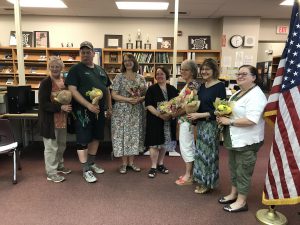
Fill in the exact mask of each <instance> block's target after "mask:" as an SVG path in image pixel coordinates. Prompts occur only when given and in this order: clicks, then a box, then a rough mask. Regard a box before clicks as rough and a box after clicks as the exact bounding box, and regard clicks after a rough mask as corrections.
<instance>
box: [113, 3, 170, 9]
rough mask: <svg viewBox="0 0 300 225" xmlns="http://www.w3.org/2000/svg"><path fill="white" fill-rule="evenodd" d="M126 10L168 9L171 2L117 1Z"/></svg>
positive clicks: (120, 7) (119, 6) (119, 7)
mask: <svg viewBox="0 0 300 225" xmlns="http://www.w3.org/2000/svg"><path fill="white" fill-rule="evenodd" d="M116 5H117V7H118V9H124V10H167V9H168V7H169V2H116Z"/></svg>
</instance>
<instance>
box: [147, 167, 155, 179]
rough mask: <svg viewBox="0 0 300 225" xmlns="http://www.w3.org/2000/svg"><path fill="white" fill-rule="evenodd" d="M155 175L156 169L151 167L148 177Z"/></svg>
mask: <svg viewBox="0 0 300 225" xmlns="http://www.w3.org/2000/svg"><path fill="white" fill-rule="evenodd" d="M155 176H156V169H155V168H151V169H150V170H149V172H148V177H149V178H154V177H155Z"/></svg>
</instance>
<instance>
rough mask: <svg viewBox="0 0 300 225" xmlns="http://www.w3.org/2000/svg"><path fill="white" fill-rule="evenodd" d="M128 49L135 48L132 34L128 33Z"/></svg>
mask: <svg viewBox="0 0 300 225" xmlns="http://www.w3.org/2000/svg"><path fill="white" fill-rule="evenodd" d="M126 48H127V49H133V43H131V36H130V34H128V42H127V43H126Z"/></svg>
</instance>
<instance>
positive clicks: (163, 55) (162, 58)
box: [155, 52, 170, 63]
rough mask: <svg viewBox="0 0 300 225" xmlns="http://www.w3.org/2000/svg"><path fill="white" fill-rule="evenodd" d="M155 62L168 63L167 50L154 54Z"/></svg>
mask: <svg viewBox="0 0 300 225" xmlns="http://www.w3.org/2000/svg"><path fill="white" fill-rule="evenodd" d="M155 62H157V63H170V57H169V54H168V53H167V52H159V53H156V54H155Z"/></svg>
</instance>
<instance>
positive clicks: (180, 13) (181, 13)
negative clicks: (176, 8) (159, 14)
mask: <svg viewBox="0 0 300 225" xmlns="http://www.w3.org/2000/svg"><path fill="white" fill-rule="evenodd" d="M174 13H175V12H170V14H174ZM187 14H188V13H187V12H178V15H187Z"/></svg>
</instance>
